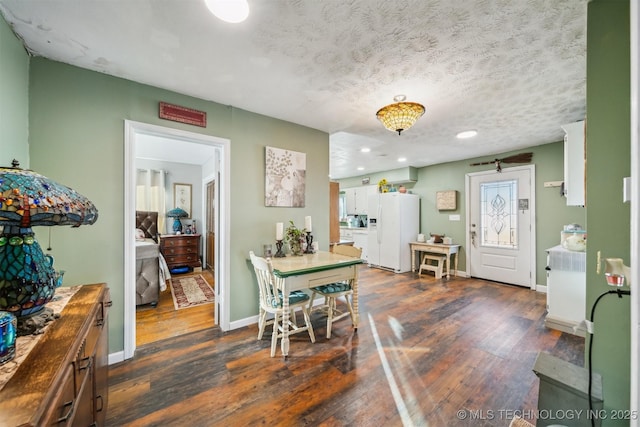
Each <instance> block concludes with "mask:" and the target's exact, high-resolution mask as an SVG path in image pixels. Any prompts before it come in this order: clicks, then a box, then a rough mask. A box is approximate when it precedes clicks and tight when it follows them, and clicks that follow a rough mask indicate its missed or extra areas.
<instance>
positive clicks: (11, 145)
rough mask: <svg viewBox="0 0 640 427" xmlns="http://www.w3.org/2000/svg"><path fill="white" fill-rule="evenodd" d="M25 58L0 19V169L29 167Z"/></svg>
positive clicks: (27, 60)
mask: <svg viewBox="0 0 640 427" xmlns="http://www.w3.org/2000/svg"><path fill="white" fill-rule="evenodd" d="M28 84H29V56H28V55H27V51H26V50H25V49H24V47H22V43H21V42H20V41H19V40H18V39H17V38H16V37H15V36H14V35H13V32H12V31H11V28H10V27H9V25H8V24H7V23H6V22H5V20H4V19H1V18H0V167H1V166H11V161H12V160H13V159H17V160H18V161H19V162H20V166H21V167H23V168H28V167H29V143H28V135H29V133H28V130H29V98H28V93H29V91H28Z"/></svg>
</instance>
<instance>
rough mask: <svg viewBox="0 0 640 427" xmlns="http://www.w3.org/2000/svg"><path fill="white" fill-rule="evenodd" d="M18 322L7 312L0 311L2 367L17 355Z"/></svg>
mask: <svg viewBox="0 0 640 427" xmlns="http://www.w3.org/2000/svg"><path fill="white" fill-rule="evenodd" d="M17 326H18V320H17V319H16V316H14V315H13V314H11V313H8V312H6V311H0V365H2V364H3V363H5V362H8V361H9V360H11V359H13V357H14V356H15V355H16V336H17Z"/></svg>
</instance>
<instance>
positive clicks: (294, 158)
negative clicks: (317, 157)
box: [264, 147, 307, 208]
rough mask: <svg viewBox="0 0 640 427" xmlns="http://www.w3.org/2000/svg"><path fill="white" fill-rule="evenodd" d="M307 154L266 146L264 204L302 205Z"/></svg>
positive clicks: (281, 205) (299, 206)
mask: <svg viewBox="0 0 640 427" xmlns="http://www.w3.org/2000/svg"><path fill="white" fill-rule="evenodd" d="M306 172H307V155H306V154H305V153H299V152H297V151H289V150H284V149H281V148H274V147H266V150H265V179H264V182H265V191H264V203H265V206H280V207H292V208H301V207H304V198H305V179H306Z"/></svg>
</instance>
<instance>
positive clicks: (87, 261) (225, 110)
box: [29, 58, 329, 353]
mask: <svg viewBox="0 0 640 427" xmlns="http://www.w3.org/2000/svg"><path fill="white" fill-rule="evenodd" d="M159 101H166V102H169V103H173V104H178V105H183V106H187V107H190V108H194V109H197V110H202V111H205V112H206V113H207V127H206V128H200V127H195V126H189V125H185V124H180V123H176V122H172V121H166V120H161V119H159V118H158V102H159ZM29 106H30V138H29V139H30V142H31V147H30V154H31V167H32V168H33V169H34V170H36V171H38V172H39V173H42V174H44V175H45V176H49V177H50V178H52V179H55V180H57V181H59V182H61V183H63V184H65V185H68V186H70V187H71V188H74V189H75V190H77V191H78V192H80V193H81V194H84V195H85V196H87V197H88V198H89V199H90V200H92V201H93V202H94V203H95V205H96V206H97V207H98V209H99V211H100V216H99V219H98V221H97V222H96V223H95V224H94V225H92V226H86V227H80V228H77V229H72V228H63V227H56V228H55V229H54V230H52V247H53V251H52V254H53V255H54V257H55V259H56V264H55V265H56V268H59V269H64V270H66V275H65V285H75V284H83V283H96V282H106V283H107V284H108V285H109V287H110V289H111V295H112V299H113V302H114V305H113V308H112V311H111V316H110V325H109V330H110V334H109V338H110V352H111V353H113V352H116V351H119V350H122V349H123V346H124V333H123V331H124V324H123V322H124V313H123V302H124V287H123V282H124V265H123V257H124V247H123V243H122V238H123V235H124V229H123V226H124V198H123V186H124V120H125V119H128V120H134V121H138V122H144V123H150V124H154V125H160V126H165V127H171V128H179V129H184V130H188V131H191V132H199V133H203V134H208V135H213V136H218V137H223V138H228V139H230V140H231V144H230V152H231V170H230V173H231V195H230V199H231V206H230V210H231V218H230V224H229V227H230V231H231V248H230V250H231V254H230V276H231V283H230V287H231V289H230V295H229V298H230V304H231V310H230V320H231V321H232V322H233V321H235V320H240V319H244V318H246V317H249V316H253V315H256V314H257V313H258V307H257V300H258V298H257V289H256V286H255V280H254V278H253V276H252V270H251V269H250V268H249V266H248V264H247V263H246V258H247V257H248V253H249V251H250V250H254V251H257V252H258V253H262V245H263V244H264V243H273V241H274V238H275V223H276V222H286V221H288V220H290V219H291V220H294V221H296V222H297V223H298V224H300V223H302V222H303V221H304V216H305V215H312V216H313V225H314V232H315V233H314V234H315V238H316V240H318V241H319V243H320V246H321V247H324V248H328V234H329V209H328V201H329V185H328V182H329V180H328V174H329V137H328V135H327V134H326V133H323V132H320V131H316V130H313V129H309V128H306V127H302V126H298V125H294V124H291V123H287V122H283V121H280V120H276V119H272V118H269V117H266V116H262V115H258V114H254V113H250V112H248V111H243V110H240V109H236V108H233V107H228V106H224V105H220V104H216V103H213V102H208V101H204V100H202V99H197V98H193V97H189V96H185V95H180V94H177V93H173V92H170V91H166V90H162V89H158V88H155V87H151V86H147V85H143V84H139V83H135V82H132V81H128V80H123V79H119V78H115V77H112V76H108V75H105V74H101V73H96V72H92V71H88V70H84V69H80V68H77V67H73V66H69V65H66V64H62V63H58V62H53V61H49V60H46V59H43V58H32V60H31V72H30V91H29ZM265 146H273V147H278V148H285V149H291V150H295V151H301V152H305V153H306V154H307V179H306V206H305V207H304V208H267V207H265V206H264V188H265V187H264V151H265ZM312 159H313V161H311V160H312ZM48 231H49V230H42V228H41V229H40V230H38V231H37V235H38V237H39V240H40V241H44V240H45V239H47V238H48V235H47V234H46V233H47V232H48Z"/></svg>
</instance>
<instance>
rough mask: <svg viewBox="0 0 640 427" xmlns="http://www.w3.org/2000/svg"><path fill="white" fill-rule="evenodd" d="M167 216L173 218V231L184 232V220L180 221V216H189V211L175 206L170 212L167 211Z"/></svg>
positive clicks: (176, 232) (175, 232)
mask: <svg viewBox="0 0 640 427" xmlns="http://www.w3.org/2000/svg"><path fill="white" fill-rule="evenodd" d="M167 216H168V217H169V218H173V233H174V234H178V232H180V233H182V222H180V218H186V217H188V216H189V214H188V213H187V211H185V210H184V209H182V208H173V209H171V210H170V211H169V212H167Z"/></svg>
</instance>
